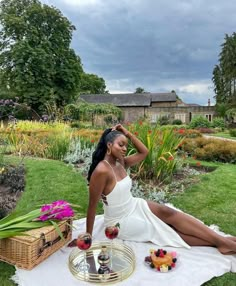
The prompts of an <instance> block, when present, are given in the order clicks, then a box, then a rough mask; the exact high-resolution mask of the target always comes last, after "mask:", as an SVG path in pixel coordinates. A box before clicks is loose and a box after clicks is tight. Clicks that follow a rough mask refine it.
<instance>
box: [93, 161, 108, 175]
mask: <svg viewBox="0 0 236 286" xmlns="http://www.w3.org/2000/svg"><path fill="white" fill-rule="evenodd" d="M107 171H109V166H108V165H107V164H106V162H104V161H101V162H99V163H98V165H97V167H96V168H95V170H94V174H96V176H99V175H104V174H107Z"/></svg>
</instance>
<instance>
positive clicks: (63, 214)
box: [39, 200, 74, 221]
mask: <svg viewBox="0 0 236 286" xmlns="http://www.w3.org/2000/svg"><path fill="white" fill-rule="evenodd" d="M41 212H42V213H43V214H42V215H41V216H40V217H39V219H40V220H42V221H45V220H53V219H56V220H63V219H66V218H69V217H73V216H74V211H73V209H72V208H71V206H70V204H69V203H68V202H66V201H63V200H58V201H55V202H53V203H51V204H46V205H44V206H42V207H41Z"/></svg>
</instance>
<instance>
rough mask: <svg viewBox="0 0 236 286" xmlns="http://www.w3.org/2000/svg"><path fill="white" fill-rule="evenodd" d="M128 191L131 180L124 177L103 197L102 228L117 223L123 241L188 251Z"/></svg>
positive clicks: (141, 201) (173, 232) (177, 236)
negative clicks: (149, 242) (182, 248)
mask: <svg viewBox="0 0 236 286" xmlns="http://www.w3.org/2000/svg"><path fill="white" fill-rule="evenodd" d="M104 161H105V160H104ZM106 162H107V161H106ZM107 163H108V162H107ZM108 164H109V163H108ZM109 165H110V164H109ZM110 167H111V166H110ZM111 168H112V167H111ZM112 171H113V174H114V176H115V173H114V170H113V169H112ZM115 179H116V176H115ZM131 187H132V180H131V178H130V177H129V176H128V175H127V176H126V177H125V178H123V179H122V180H121V181H117V180H116V185H115V187H114V189H113V190H112V191H111V192H110V193H109V194H108V195H107V196H103V208H104V223H105V226H109V225H115V224H116V223H119V224H120V231H119V235H118V237H119V238H120V239H123V240H132V241H138V242H148V241H151V242H153V243H154V244H156V245H158V246H173V247H185V248H190V246H189V245H188V244H187V243H186V242H185V241H184V240H183V239H182V238H181V237H180V236H179V235H178V234H177V233H176V232H175V231H174V230H173V229H172V228H171V227H170V226H168V225H167V224H166V223H164V222H163V221H162V220H160V219H159V218H158V217H156V216H155V215H154V214H153V213H152V211H151V210H150V208H149V206H148V204H147V202H146V201H145V200H144V199H141V198H135V197H133V196H132V194H131V191H130V190H131Z"/></svg>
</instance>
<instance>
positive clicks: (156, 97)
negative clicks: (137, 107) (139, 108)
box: [150, 92, 177, 102]
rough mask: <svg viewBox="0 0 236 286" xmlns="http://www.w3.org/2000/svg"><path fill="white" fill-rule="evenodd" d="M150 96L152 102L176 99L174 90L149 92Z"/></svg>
mask: <svg viewBox="0 0 236 286" xmlns="http://www.w3.org/2000/svg"><path fill="white" fill-rule="evenodd" d="M150 96H151V101H152V102H160V101H168V102H169V101H177V96H176V93H175V92H163V93H160V92H158V93H150Z"/></svg>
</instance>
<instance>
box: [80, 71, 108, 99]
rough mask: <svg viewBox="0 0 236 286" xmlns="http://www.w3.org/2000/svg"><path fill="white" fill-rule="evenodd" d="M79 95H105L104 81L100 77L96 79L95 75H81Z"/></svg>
mask: <svg viewBox="0 0 236 286" xmlns="http://www.w3.org/2000/svg"><path fill="white" fill-rule="evenodd" d="M80 93H90V94H104V93H107V91H106V84H105V81H104V79H103V78H102V77H98V76H97V75H95V74H88V73H83V74H82V75H81V83H80Z"/></svg>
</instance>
